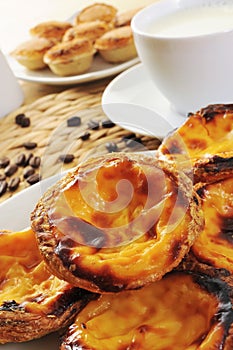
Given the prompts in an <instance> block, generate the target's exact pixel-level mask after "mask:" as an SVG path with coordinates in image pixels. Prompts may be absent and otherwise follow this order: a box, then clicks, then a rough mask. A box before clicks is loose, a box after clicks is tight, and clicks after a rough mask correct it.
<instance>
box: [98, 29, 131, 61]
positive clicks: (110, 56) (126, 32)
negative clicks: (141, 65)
mask: <svg viewBox="0 0 233 350" xmlns="http://www.w3.org/2000/svg"><path fill="white" fill-rule="evenodd" d="M95 48H96V50H97V51H98V52H99V54H100V55H101V56H102V57H103V59H104V60H105V61H107V62H111V63H119V62H125V61H128V60H130V59H133V58H135V57H136V56H137V50H136V47H135V44H134V39H133V33H132V29H131V27H130V26H124V27H119V28H115V29H112V30H110V31H108V32H106V33H105V34H103V35H102V36H101V37H100V38H98V39H97V40H96V42H95Z"/></svg>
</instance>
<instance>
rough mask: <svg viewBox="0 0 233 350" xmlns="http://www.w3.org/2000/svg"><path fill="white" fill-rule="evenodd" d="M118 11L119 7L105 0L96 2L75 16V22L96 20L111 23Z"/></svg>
mask: <svg viewBox="0 0 233 350" xmlns="http://www.w3.org/2000/svg"><path fill="white" fill-rule="evenodd" d="M116 13H117V9H116V8H115V7H114V6H112V5H110V4H105V3H103V2H96V3H94V4H92V5H89V6H86V7H84V8H83V9H82V10H81V11H80V12H79V13H78V14H77V16H76V17H75V20H74V23H75V25H76V24H80V23H84V22H91V21H96V20H99V21H104V22H106V23H111V22H113V21H114V18H115V16H116Z"/></svg>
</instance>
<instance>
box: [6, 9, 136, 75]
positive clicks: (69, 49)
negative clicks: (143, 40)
mask: <svg viewBox="0 0 233 350" xmlns="http://www.w3.org/2000/svg"><path fill="white" fill-rule="evenodd" d="M138 10H139V9H136V8H135V9H132V10H130V11H123V12H121V11H118V10H117V9H116V8H115V7H114V6H112V5H109V4H105V3H94V4H92V5H90V6H87V7H85V8H83V9H82V10H81V11H80V12H78V13H77V14H76V15H75V16H74V18H73V19H72V21H71V22H68V21H64V22H63V21H57V20H51V21H47V22H42V23H38V24H37V25H36V26H34V27H33V28H31V29H30V30H29V33H30V36H31V38H30V39H29V40H27V41H25V42H23V43H21V44H20V45H19V46H18V47H17V48H15V50H14V51H13V52H12V56H13V57H14V58H15V59H16V60H17V61H18V62H19V63H20V64H21V65H23V66H25V67H26V68H27V69H29V70H41V69H45V68H49V69H50V70H51V71H52V72H53V73H54V74H55V75H59V76H70V75H78V74H82V73H85V72H87V71H88V70H90V68H91V67H92V65H93V59H94V56H95V55H96V54H99V55H100V56H101V57H102V58H103V60H104V61H106V62H109V63H113V64H114V63H117V64H119V63H121V62H125V61H128V60H130V59H133V58H135V57H136V56H137V52H136V48H135V45H134V40H133V34H132V30H131V26H130V23H131V19H132V17H133V16H134V15H135V13H136V12H137V11H138Z"/></svg>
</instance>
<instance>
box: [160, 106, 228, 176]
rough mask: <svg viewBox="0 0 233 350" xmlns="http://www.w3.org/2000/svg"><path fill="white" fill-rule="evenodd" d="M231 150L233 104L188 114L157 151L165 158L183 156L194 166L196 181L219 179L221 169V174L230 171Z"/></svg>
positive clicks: (179, 158)
mask: <svg viewBox="0 0 233 350" xmlns="http://www.w3.org/2000/svg"><path fill="white" fill-rule="evenodd" d="M232 150H233V104H225V105H223V104H216V105H209V106H207V107H206V108H202V109H201V110H200V111H198V112H196V113H190V114H189V116H188V118H187V120H186V121H185V123H184V124H183V125H182V126H181V127H180V128H178V129H177V130H175V131H174V132H173V133H171V134H169V135H168V136H167V137H166V138H165V139H164V140H163V142H162V144H161V145H160V147H159V150H158V151H159V153H160V154H161V155H165V157H166V158H167V159H173V160H174V159H176V160H178V161H179V160H180V161H181V162H183V161H184V158H186V161H190V162H191V165H192V166H193V167H194V169H193V171H194V177H196V178H197V180H196V181H201V182H209V181H210V182H211V181H212V179H215V181H216V179H218V178H219V179H220V178H222V174H223V173H222V172H223V171H224V172H225V174H224V176H225V175H226V173H227V172H229V174H230V175H231V174H232V171H231V170H229V168H230V167H231V165H230V163H229V162H231V164H232V158H231V157H232ZM230 153H231V154H230ZM215 156H216V157H215ZM217 157H220V158H217ZM221 158H222V161H221ZM224 158H225V161H224ZM226 158H229V162H228V161H227V160H226ZM230 158H231V159H230ZM212 165H213V166H212ZM214 165H216V169H215V170H214ZM184 166H185V165H184Z"/></svg>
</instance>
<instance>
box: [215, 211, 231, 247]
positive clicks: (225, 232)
mask: <svg viewBox="0 0 233 350" xmlns="http://www.w3.org/2000/svg"><path fill="white" fill-rule="evenodd" d="M219 222H220V231H219V235H218V236H219V237H220V238H221V239H223V240H225V241H227V242H228V243H229V244H230V245H232V248H233V217H224V216H219Z"/></svg>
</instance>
